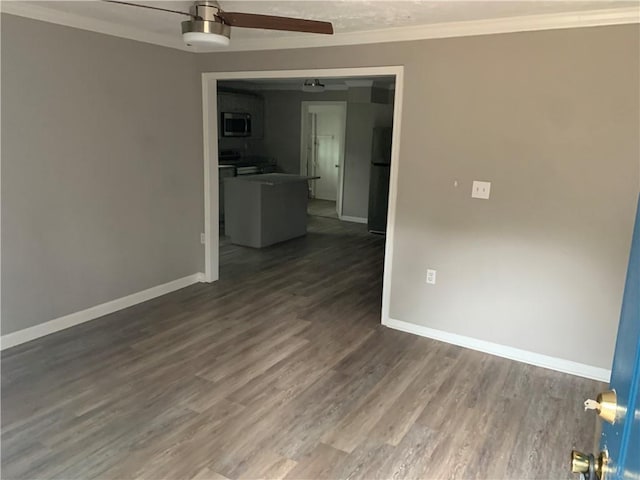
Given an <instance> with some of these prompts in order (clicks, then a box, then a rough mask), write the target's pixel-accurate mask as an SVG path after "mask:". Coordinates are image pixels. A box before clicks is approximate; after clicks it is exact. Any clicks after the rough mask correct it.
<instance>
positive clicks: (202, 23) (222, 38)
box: [182, 0, 231, 46]
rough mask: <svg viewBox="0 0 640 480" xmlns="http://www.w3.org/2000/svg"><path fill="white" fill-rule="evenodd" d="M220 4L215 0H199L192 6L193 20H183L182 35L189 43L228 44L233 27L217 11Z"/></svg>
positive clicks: (199, 44)
mask: <svg viewBox="0 0 640 480" xmlns="http://www.w3.org/2000/svg"><path fill="white" fill-rule="evenodd" d="M219 10H220V5H218V2H215V1H206V0H205V1H197V2H195V3H194V4H193V6H192V7H191V10H190V13H191V15H193V18H192V19H191V20H186V21H184V22H182V36H183V38H184V41H185V43H186V44H187V45H194V46H203V45H208V46H210V45H212V44H218V45H228V44H229V38H231V27H230V26H229V25H227V24H226V23H224V22H223V21H222V19H221V18H220V17H218V15H217V13H218V11H219Z"/></svg>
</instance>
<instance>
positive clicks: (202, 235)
mask: <svg viewBox="0 0 640 480" xmlns="http://www.w3.org/2000/svg"><path fill="white" fill-rule="evenodd" d="M205 241H206V239H205V238H204V233H201V234H200V243H201V244H202V245H204V242H205Z"/></svg>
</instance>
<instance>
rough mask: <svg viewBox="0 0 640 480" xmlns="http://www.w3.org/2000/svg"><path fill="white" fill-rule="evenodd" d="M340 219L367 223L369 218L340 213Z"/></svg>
mask: <svg viewBox="0 0 640 480" xmlns="http://www.w3.org/2000/svg"><path fill="white" fill-rule="evenodd" d="M340 220H342V221H343V222H353V223H367V219H366V218H362V217H350V216H349V215H340Z"/></svg>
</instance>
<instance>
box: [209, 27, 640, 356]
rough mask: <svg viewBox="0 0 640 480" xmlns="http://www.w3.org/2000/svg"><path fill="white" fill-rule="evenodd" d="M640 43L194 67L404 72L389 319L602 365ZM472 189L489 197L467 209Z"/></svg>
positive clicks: (623, 228) (612, 30) (238, 59)
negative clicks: (433, 275) (400, 68)
mask: <svg viewBox="0 0 640 480" xmlns="http://www.w3.org/2000/svg"><path fill="white" fill-rule="evenodd" d="M639 40H640V38H639V27H638V26H637V25H626V26H614V27H600V28H584V29H571V30H553V31H544V32H527V33H516V34H505V35H491V36H480V37H465V38H454V39H440V40H427V41H419V42H406V43H405V42H402V43H392V44H378V45H365V46H348V47H335V48H318V49H314V50H313V51H310V50H305V49H300V50H296V49H294V50H286V51H261V52H246V53H237V52H234V53H222V54H213V55H202V56H199V57H198V58H197V61H198V64H199V68H200V70H201V71H216V70H218V71H232V70H261V69H264V70H276V69H297V68H323V67H346V66H376V65H404V66H405V81H404V95H405V101H404V105H403V113H402V134H401V144H400V156H401V158H400V164H399V179H398V200H397V217H396V226H395V230H394V238H395V245H394V252H393V256H394V262H393V277H392V292H391V316H392V317H393V318H395V319H398V320H404V321H407V322H412V323H415V324H419V325H425V326H428V327H433V328H437V329H441V330H446V331H448V332H453V333H456V334H461V335H467V336H470V337H475V338H478V339H482V340H488V341H492V342H497V343H501V344H505V345H510V346H513V347H516V348H521V349H525V350H530V351H533V352H538V353H541V354H546V355H552V356H556V357H560V358H565V359H569V360H574V361H577V362H582V363H586V364H589V365H594V366H598V367H604V368H609V367H610V366H611V358H612V352H613V347H614V343H615V335H616V328H617V323H618V318H619V313H620V304H621V298H622V289H623V284H624V277H625V270H626V262H627V257H628V251H629V243H630V236H631V229H632V221H633V212H634V208H635V201H636V198H637V194H638V179H639V160H638V159H639V157H640V146H639V139H638V130H639V128H640V125H639V120H638V119H639V116H640V112H639V103H640V102H639V100H640V99H639V93H638V84H639V78H638V72H639V70H640V68H639V67H640V65H639V59H640V51H639V45H640V41H639ZM474 179H477V180H490V181H492V182H493V184H492V198H491V200H489V201H481V200H472V199H471V198H470V189H471V182H472V181H473V180H474ZM454 180H457V181H458V182H459V187H458V188H454V187H453V182H454ZM428 267H430V268H435V269H437V270H438V283H437V285H435V286H431V285H426V284H425V282H424V277H425V273H426V269H427V268H428ZM576 334H577V335H578V336H579V341H576Z"/></svg>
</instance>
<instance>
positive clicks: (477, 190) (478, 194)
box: [471, 180, 491, 200]
mask: <svg viewBox="0 0 640 480" xmlns="http://www.w3.org/2000/svg"><path fill="white" fill-rule="evenodd" d="M490 192H491V182H480V181H478V180H474V181H473V188H472V189H471V196H472V197H473V198H482V199H484V200H488V199H489V193H490Z"/></svg>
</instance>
